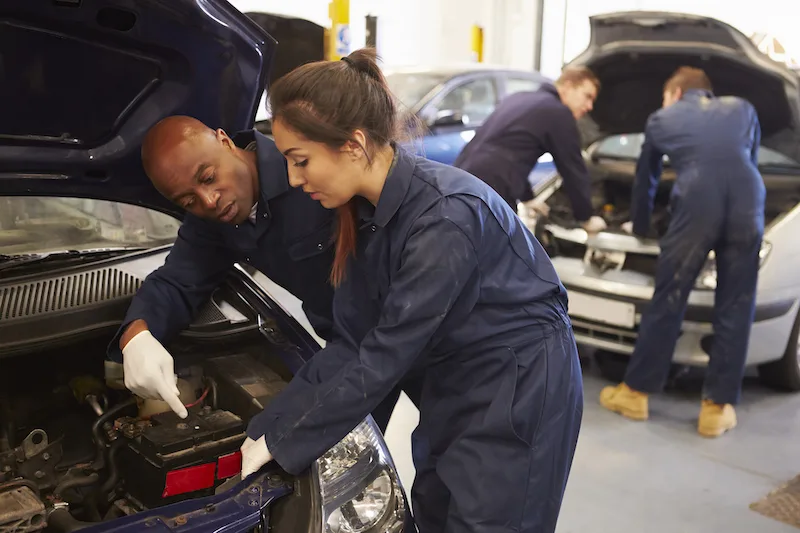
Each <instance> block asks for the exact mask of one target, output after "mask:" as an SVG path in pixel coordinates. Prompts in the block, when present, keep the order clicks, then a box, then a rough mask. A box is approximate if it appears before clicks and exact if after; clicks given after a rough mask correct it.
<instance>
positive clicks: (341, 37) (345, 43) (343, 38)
mask: <svg viewBox="0 0 800 533" xmlns="http://www.w3.org/2000/svg"><path fill="white" fill-rule="evenodd" d="M349 54H350V25H349V24H337V25H336V55H338V56H341V57H344V56H346V55H349Z"/></svg>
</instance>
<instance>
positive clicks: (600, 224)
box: [581, 216, 608, 235]
mask: <svg viewBox="0 0 800 533" xmlns="http://www.w3.org/2000/svg"><path fill="white" fill-rule="evenodd" d="M581 226H583V229H585V230H586V233H588V234H589V235H595V234H597V233H600V232H601V231H603V230H605V229H606V228H607V227H608V225H607V224H606V221H605V220H603V219H602V218H600V217H598V216H594V217H592V218H590V219H589V220H587V221H586V222H584V223H583V224H581Z"/></svg>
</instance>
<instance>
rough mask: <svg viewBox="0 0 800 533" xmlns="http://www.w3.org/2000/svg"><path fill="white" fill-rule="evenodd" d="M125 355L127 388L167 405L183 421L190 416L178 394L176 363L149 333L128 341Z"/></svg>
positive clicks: (143, 333) (141, 333) (124, 364)
mask: <svg viewBox="0 0 800 533" xmlns="http://www.w3.org/2000/svg"><path fill="white" fill-rule="evenodd" d="M122 356H123V358H122V367H123V372H124V376H125V387H127V388H128V389H129V390H130V391H131V392H132V393H134V394H136V395H137V396H140V397H142V398H146V399H150V400H163V401H165V402H167V404H169V406H170V408H171V409H172V410H173V411H175V413H176V414H177V415H178V416H179V417H181V418H186V417H187V416H188V412H187V411H186V407H185V406H184V405H183V402H181V399H180V393H179V391H178V386H177V381H178V379H177V376H176V375H175V361H173V359H172V356H171V355H170V354H169V352H168V351H167V350H166V349H164V347H163V346H162V345H161V343H160V342H158V341H157V340H156V338H155V337H153V335H152V334H151V333H150V332H149V331H147V330H145V331H142V332H140V333H137V334H136V335H135V336H134V337H133V338H132V339H131V340H130V341H128V344H126V345H125V348H123V349H122Z"/></svg>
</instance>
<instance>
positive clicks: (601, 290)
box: [553, 257, 800, 366]
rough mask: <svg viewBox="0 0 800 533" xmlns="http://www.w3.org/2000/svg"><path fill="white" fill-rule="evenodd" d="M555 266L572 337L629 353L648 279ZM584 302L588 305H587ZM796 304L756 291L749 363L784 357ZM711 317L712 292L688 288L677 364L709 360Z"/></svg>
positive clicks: (563, 262)
mask: <svg viewBox="0 0 800 533" xmlns="http://www.w3.org/2000/svg"><path fill="white" fill-rule="evenodd" d="M553 264H554V266H555V268H556V271H557V272H558V274H559V277H560V278H561V280H562V283H563V284H564V286H565V287H566V288H567V293H568V296H569V298H570V302H571V305H570V309H569V313H570V319H571V321H572V325H573V330H574V333H575V339H576V341H577V342H578V343H579V344H583V345H586V346H592V347H595V348H599V349H603V350H608V351H612V352H617V353H622V354H631V353H633V349H634V347H635V345H636V339H637V337H638V329H639V324H640V323H641V319H642V315H643V314H644V313H645V312H646V311H647V309H648V308H649V307H650V303H651V302H650V300H651V298H652V295H653V287H652V278H651V277H649V276H645V275H642V274H638V273H635V272H626V271H614V272H605V273H601V272H598V271H597V270H595V269H593V268H592V267H591V266H589V265H586V264H585V263H584V262H583V261H581V260H578V259H574V258H566V257H555V258H553ZM587 301H591V303H592V305H586V304H585V302H587ZM578 303H580V306H578V305H577V304H578ZM573 304H575V305H573ZM798 305H800V304H799V303H798V301H797V300H796V299H793V298H785V297H780V296H778V297H774V298H764V297H763V295H761V294H759V295H758V299H757V305H756V312H755V320H754V322H753V327H752V330H751V333H750V343H749V348H748V358H747V364H748V365H756V364H762V363H766V362H770V361H774V360H777V359H780V358H781V357H782V355H783V353H784V351H785V349H786V346H787V343H788V340H789V335H790V333H791V329H792V326H793V324H794V318H795V316H796V314H797V310H798ZM624 309H627V310H628V315H627V316H628V317H629V319H626V318H624V316H623V315H620V312H619V310H624ZM618 317H619V319H618ZM628 320H629V321H628ZM713 321H714V291H692V293H691V294H690V297H689V302H688V305H687V308H686V314H685V315H684V322H683V325H682V328H681V334H680V337H679V338H678V342H677V345H676V349H675V354H674V357H673V360H674V362H675V363H678V364H686V365H692V366H705V365H707V364H708V360H709V352H710V348H711V343H712V340H713Z"/></svg>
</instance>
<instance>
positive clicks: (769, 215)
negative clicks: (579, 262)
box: [547, 163, 800, 240]
mask: <svg viewBox="0 0 800 533" xmlns="http://www.w3.org/2000/svg"><path fill="white" fill-rule="evenodd" d="M617 164H618V165H619V163H617ZM593 171H594V172H593V173H594V174H595V178H594V179H593V182H592V207H593V212H594V214H595V215H597V216H599V217H602V218H603V219H604V220H605V221H606V224H607V225H608V230H607V231H609V232H612V233H622V232H623V230H622V224H624V223H625V222H628V221H629V220H630V206H631V193H632V192H633V180H634V177H633V175H632V174H626V173H621V172H603V171H601V170H600V169H599V168H594V169H593ZM764 182H765V185H766V199H765V205H764V223H765V224H766V225H769V224H771V223H773V222H774V221H775V220H777V219H778V218H779V217H781V216H782V215H785V214H786V213H788V212H789V211H791V210H792V209H794V208H795V207H797V205H798V204H800V187H798V184H797V180H796V178H794V177H793V176H791V177H786V176H773V175H769V174H768V175H764ZM672 184H673V181H672V176H664V177H663V178H662V179H661V181H660V182H659V184H658V189H657V192H656V197H655V200H654V202H653V212H652V214H651V217H650V232H649V234H648V235H647V238H648V239H652V240H658V239H660V238H661V237H663V236H664V235H665V234H666V232H667V229H668V228H669V223H670V208H669V204H670V194H671V192H672ZM547 205H548V206H549V207H550V212H549V214H548V222H549V223H551V224H555V225H557V226H560V227H562V228H566V229H572V228H577V227H579V224H578V222H577V221H576V220H575V217H574V216H573V214H572V204H571V202H570V200H569V197H568V196H567V194H566V192H565V191H564V188H563V187H560V188H558V189H557V190H556V191H555V192H554V193H553V194H552V196H550V198H549V199H548V201H547Z"/></svg>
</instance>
